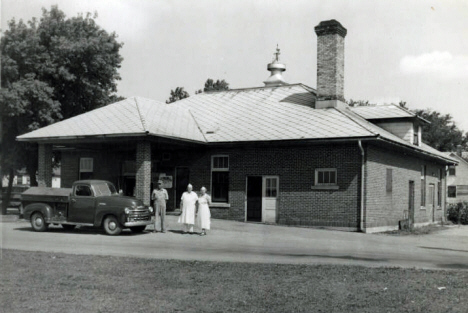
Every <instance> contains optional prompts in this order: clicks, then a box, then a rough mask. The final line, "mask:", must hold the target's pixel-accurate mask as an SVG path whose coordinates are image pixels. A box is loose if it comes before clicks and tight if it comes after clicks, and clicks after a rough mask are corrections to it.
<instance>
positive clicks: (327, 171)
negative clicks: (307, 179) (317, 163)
mask: <svg viewBox="0 0 468 313" xmlns="http://www.w3.org/2000/svg"><path fill="white" fill-rule="evenodd" d="M336 181H337V177H336V168H318V169H316V170H315V185H316V186H332V185H336Z"/></svg>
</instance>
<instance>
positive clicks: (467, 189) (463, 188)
mask: <svg viewBox="0 0 468 313" xmlns="http://www.w3.org/2000/svg"><path fill="white" fill-rule="evenodd" d="M446 154H447V155H448V156H450V157H451V158H453V159H455V160H457V161H458V165H457V166H456V167H455V166H449V168H448V172H447V202H448V203H458V202H461V201H468V161H467V160H466V159H467V157H468V153H467V152H466V151H462V149H461V146H459V147H458V148H457V151H456V152H446Z"/></svg>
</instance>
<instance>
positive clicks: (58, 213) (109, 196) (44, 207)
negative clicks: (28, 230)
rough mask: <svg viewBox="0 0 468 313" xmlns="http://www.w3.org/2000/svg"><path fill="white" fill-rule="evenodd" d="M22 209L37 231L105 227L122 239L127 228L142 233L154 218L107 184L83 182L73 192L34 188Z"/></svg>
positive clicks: (23, 198) (148, 210)
mask: <svg viewBox="0 0 468 313" xmlns="http://www.w3.org/2000/svg"><path fill="white" fill-rule="evenodd" d="M21 206H22V213H23V216H24V218H25V219H26V220H30V221H31V226H32V228H33V229H34V230H35V231H45V230H47V228H48V226H49V224H58V225H62V227H63V228H65V229H68V230H72V229H74V228H75V227H76V226H78V225H84V226H93V227H103V228H104V230H105V232H106V233H107V234H108V235H118V234H120V233H121V232H122V229H123V228H129V229H130V230H131V231H132V232H134V233H141V232H143V231H144V230H145V228H146V226H147V225H149V224H151V223H152V221H151V219H152V215H153V209H152V208H151V207H147V206H144V205H143V203H142V202H141V201H140V200H137V199H135V198H132V197H124V196H121V195H119V193H118V192H117V190H116V189H115V187H114V185H113V184H112V183H110V182H108V181H104V180H80V181H76V182H75V183H73V186H72V188H49V187H31V188H29V189H28V190H26V191H25V192H23V193H22V194H21Z"/></svg>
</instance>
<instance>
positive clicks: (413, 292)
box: [0, 250, 468, 313]
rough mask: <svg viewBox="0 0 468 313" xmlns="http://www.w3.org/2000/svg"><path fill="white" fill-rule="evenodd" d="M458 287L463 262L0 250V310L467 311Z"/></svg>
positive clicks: (466, 286)
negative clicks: (221, 259) (427, 264)
mask: <svg viewBox="0 0 468 313" xmlns="http://www.w3.org/2000/svg"><path fill="white" fill-rule="evenodd" d="M438 287H445V289H441V290H439V288H438ZM467 294H468V272H467V271H429V270H415V269H399V268H365V267H358V266H337V265H316V266H310V265H276V264H250V263H217V262H195V261H193V262H190V261H176V260H154V259H138V258H124V257H105V256H86V255H69V254H59V253H43V252H23V251H16V250H2V258H1V260H0V312H8V313H10V312H132V313H136V312H360V313H362V312H373V313H375V312H467V310H468V309H467V308H468V306H467V303H466V296H467Z"/></svg>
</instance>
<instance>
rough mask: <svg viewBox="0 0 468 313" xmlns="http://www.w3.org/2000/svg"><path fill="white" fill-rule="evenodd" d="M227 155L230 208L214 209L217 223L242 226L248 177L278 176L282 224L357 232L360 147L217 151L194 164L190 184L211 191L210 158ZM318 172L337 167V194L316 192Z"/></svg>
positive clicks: (211, 151)
mask: <svg viewBox="0 0 468 313" xmlns="http://www.w3.org/2000/svg"><path fill="white" fill-rule="evenodd" d="M215 154H226V155H229V161H230V177H229V178H230V188H229V203H230V208H216V207H215V206H212V208H211V211H212V215H213V217H215V218H224V219H232V220H239V221H244V219H245V209H246V203H245V201H246V194H245V191H246V177H247V176H263V175H277V176H279V204H278V223H280V224H287V225H310V226H335V227H350V228H356V227H358V221H359V208H360V197H359V190H360V179H359V176H360V165H361V159H360V152H359V148H358V146H357V144H346V145H345V144H343V145H326V146H325V145H320V146H318V145H315V146H303V147H283V148H278V147H276V148H275V147H271V148H270V147H257V148H255V147H252V148H236V149H233V148H231V149H213V150H208V151H206V152H204V153H203V154H200V155H199V156H198V157H197V158H195V159H194V160H193V162H192V163H191V164H190V177H191V179H190V180H191V183H192V184H193V185H194V188H195V189H196V190H198V189H199V188H200V187H201V186H206V187H207V188H208V190H210V189H211V186H210V182H211V177H210V176H211V156H212V155H215ZM316 168H337V171H338V174H337V175H338V185H339V190H312V185H313V184H314V177H315V169H316Z"/></svg>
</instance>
